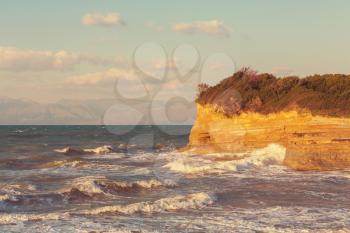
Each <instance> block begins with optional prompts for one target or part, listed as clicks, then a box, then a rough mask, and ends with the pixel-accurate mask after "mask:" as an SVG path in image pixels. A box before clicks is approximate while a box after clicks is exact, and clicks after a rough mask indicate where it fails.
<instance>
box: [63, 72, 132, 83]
mask: <svg viewBox="0 0 350 233" xmlns="http://www.w3.org/2000/svg"><path fill="white" fill-rule="evenodd" d="M119 78H120V79H124V80H136V79H137V76H136V74H135V73H134V72H133V71H132V70H130V69H124V68H112V69H109V70H106V71H101V72H95V73H88V74H82V75H75V76H70V77H68V78H66V80H65V83H67V84H75V85H94V84H98V83H102V82H108V81H114V80H116V79H119Z"/></svg>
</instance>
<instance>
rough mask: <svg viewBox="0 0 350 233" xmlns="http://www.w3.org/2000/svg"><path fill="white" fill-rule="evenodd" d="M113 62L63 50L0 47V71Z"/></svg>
mask: <svg viewBox="0 0 350 233" xmlns="http://www.w3.org/2000/svg"><path fill="white" fill-rule="evenodd" d="M113 62H114V61H110V60H105V59H100V58H97V57H93V56H87V55H83V54H79V53H74V52H69V51H64V50H62V51H58V52H52V51H36V50H31V49H19V48H15V47H0V70H4V71H15V72H22V71H46V70H69V69H72V68H74V67H75V66H76V65H78V64H81V63H88V64H94V65H104V64H111V63H113Z"/></svg>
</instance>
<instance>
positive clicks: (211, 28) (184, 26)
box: [173, 20, 232, 37]
mask: <svg viewBox="0 0 350 233" xmlns="http://www.w3.org/2000/svg"><path fill="white" fill-rule="evenodd" d="M173 29H174V30H175V31H178V32H184V33H188V34H194V33H204V34H208V35H217V36H224V37H229V36H230V33H231V31H232V29H231V28H230V27H228V26H226V25H225V24H224V23H223V22H222V21H219V20H209V21H194V22H189V23H177V24H175V25H174V28H173Z"/></svg>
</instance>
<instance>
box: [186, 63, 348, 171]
mask: <svg viewBox="0 0 350 233" xmlns="http://www.w3.org/2000/svg"><path fill="white" fill-rule="evenodd" d="M271 143H277V144H281V145H283V146H285V147H286V156H285V159H284V164H285V165H286V166H288V167H290V168H292V169H296V170H336V169H344V168H348V167H350V77H348V76H345V75H324V76H311V77H307V78H304V79H299V78H297V77H288V78H281V79H278V78H276V77H274V76H273V75H270V74H260V75H259V74H256V73H255V72H252V71H250V70H248V69H246V70H241V71H239V72H237V73H236V74H234V75H233V76H232V77H229V78H227V79H225V80H223V81H222V82H221V83H219V84H218V85H216V86H214V87H208V88H204V89H202V92H200V93H199V96H198V99H197V119H196V122H195V124H194V126H193V128H192V130H191V134H190V139H189V144H188V146H187V148H186V149H190V150H192V151H195V152H197V153H212V152H228V151H232V152H244V151H249V150H254V149H259V148H263V147H266V146H267V145H268V144H271Z"/></svg>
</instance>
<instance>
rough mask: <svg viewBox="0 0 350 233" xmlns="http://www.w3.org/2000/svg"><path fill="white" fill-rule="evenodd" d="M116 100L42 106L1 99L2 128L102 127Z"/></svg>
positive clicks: (20, 100) (64, 101)
mask: <svg viewBox="0 0 350 233" xmlns="http://www.w3.org/2000/svg"><path fill="white" fill-rule="evenodd" d="M115 102H116V100H114V99H100V100H84V101H79V100H61V101H59V102H56V103H52V104H40V103H37V102H34V101H31V100H24V99H11V98H7V97H0V124H1V125H9V124H14V125H31V124H34V125H35V124H41V125H45V124H48V125H60V124H64V125H66V124H69V125H73V124H79V125H81V124H87V125H91V124H97V125H98V124H101V123H102V119H103V114H104V113H105V111H106V110H107V109H108V108H109V107H110V106H112V105H113V104H114V103H115Z"/></svg>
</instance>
